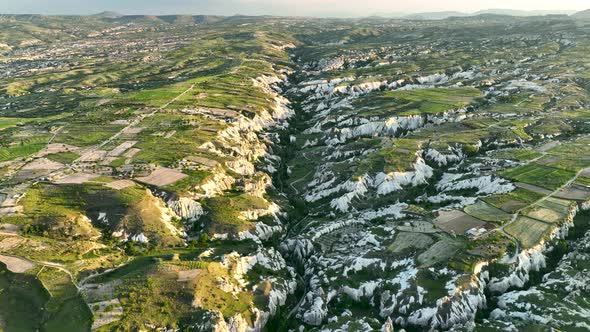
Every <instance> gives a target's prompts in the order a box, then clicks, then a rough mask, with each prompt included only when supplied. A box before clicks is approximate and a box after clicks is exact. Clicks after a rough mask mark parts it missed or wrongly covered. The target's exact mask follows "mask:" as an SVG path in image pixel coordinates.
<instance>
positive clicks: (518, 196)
mask: <svg viewBox="0 0 590 332" xmlns="http://www.w3.org/2000/svg"><path fill="white" fill-rule="evenodd" d="M543 197H544V196H543V195H541V194H538V193H536V192H534V191H530V190H527V189H522V188H516V190H514V191H512V192H509V193H506V194H501V195H493V196H488V197H483V198H481V200H482V201H484V202H486V203H488V204H490V205H492V206H494V207H496V208H498V209H501V210H504V211H506V212H508V213H514V212H516V211H517V210H519V209H521V208H523V207H526V206H527V205H530V204H532V203H534V202H536V201H538V200H540V199H541V198H543Z"/></svg>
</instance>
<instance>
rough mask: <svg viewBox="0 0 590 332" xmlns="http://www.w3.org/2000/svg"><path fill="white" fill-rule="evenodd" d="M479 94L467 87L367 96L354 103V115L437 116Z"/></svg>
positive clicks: (467, 103)
mask: <svg viewBox="0 0 590 332" xmlns="http://www.w3.org/2000/svg"><path fill="white" fill-rule="evenodd" d="M480 96H481V92H480V91H479V90H477V89H475V88H471V87H459V88H435V89H417V90H408V91H385V92H377V93H370V94H368V95H366V96H364V97H361V98H358V99H357V100H356V101H355V102H354V103H353V106H354V110H355V113H357V112H358V113H359V114H363V115H365V116H369V115H380V114H383V115H385V114H388V115H394V114H395V115H400V116H408V115H417V114H418V115H419V114H438V113H442V112H446V111H450V110H454V109H458V108H461V107H465V106H467V105H469V104H470V103H472V102H473V101H474V100H475V98H478V97H480Z"/></svg>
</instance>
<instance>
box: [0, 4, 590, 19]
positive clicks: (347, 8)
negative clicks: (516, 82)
mask: <svg viewBox="0 0 590 332" xmlns="http://www.w3.org/2000/svg"><path fill="white" fill-rule="evenodd" d="M488 8H510V9H527V10H583V9H587V8H590V1H589V0H559V1H556V0H493V1H484V0H402V1H400V0H0V13H40V14H93V13H98V12H101V11H105V10H109V11H117V12H121V13H124V14H220V15H233V14H238V13H239V14H249V15H261V14H271V15H309V16H366V15H373V14H391V13H410V12H424V11H447V10H453V11H468V12H470V11H477V10H480V9H488Z"/></svg>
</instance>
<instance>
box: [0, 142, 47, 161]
mask: <svg viewBox="0 0 590 332" xmlns="http://www.w3.org/2000/svg"><path fill="white" fill-rule="evenodd" d="M45 146H46V144H43V143H34V144H26V143H25V144H17V145H13V146H9V147H0V162H3V161H9V160H14V159H17V158H24V157H28V156H30V155H32V154H35V153H37V152H39V151H41V150H42V149H43V148H44V147H45Z"/></svg>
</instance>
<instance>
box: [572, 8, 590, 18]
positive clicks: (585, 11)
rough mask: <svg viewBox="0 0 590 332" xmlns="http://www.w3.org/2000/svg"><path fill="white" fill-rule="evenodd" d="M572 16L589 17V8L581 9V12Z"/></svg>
mask: <svg viewBox="0 0 590 332" xmlns="http://www.w3.org/2000/svg"><path fill="white" fill-rule="evenodd" d="M572 17H574V18H590V9H586V10H583V11H581V12H577V13H575V14H573V15H572Z"/></svg>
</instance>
